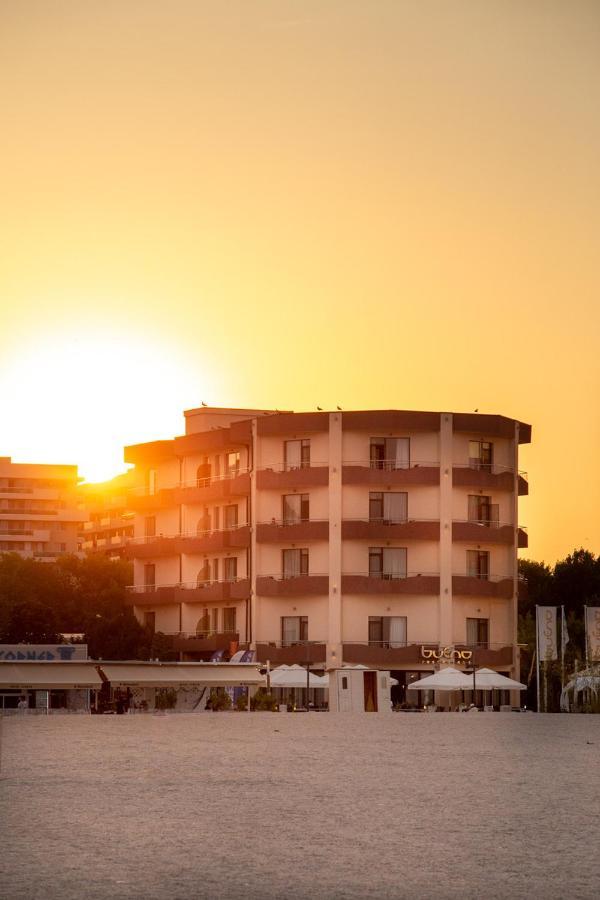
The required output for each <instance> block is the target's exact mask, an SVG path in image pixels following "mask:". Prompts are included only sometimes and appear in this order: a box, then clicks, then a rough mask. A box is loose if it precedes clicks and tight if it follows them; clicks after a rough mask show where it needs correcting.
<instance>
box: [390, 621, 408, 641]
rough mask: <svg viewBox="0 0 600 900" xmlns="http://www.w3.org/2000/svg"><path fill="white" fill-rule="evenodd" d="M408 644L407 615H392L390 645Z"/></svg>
mask: <svg viewBox="0 0 600 900" xmlns="http://www.w3.org/2000/svg"><path fill="white" fill-rule="evenodd" d="M405 645H406V616H390V647H404V646H405Z"/></svg>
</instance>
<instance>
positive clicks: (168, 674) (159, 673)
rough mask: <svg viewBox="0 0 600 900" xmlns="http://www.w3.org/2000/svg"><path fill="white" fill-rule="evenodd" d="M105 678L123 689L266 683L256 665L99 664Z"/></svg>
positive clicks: (231, 685)
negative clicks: (181, 685)
mask: <svg viewBox="0 0 600 900" xmlns="http://www.w3.org/2000/svg"><path fill="white" fill-rule="evenodd" d="M100 667H101V670H102V673H103V675H104V676H105V678H106V679H107V681H110V683H111V684H112V685H113V686H114V685H122V686H123V687H177V686H178V685H180V684H198V685H211V686H214V687H236V686H240V685H247V684H251V685H263V684H265V683H266V680H265V677H264V675H261V674H260V672H259V670H258V666H257V665H256V664H254V663H210V662H208V663H143V662H140V663H132V662H127V663H118V662H111V663H100Z"/></svg>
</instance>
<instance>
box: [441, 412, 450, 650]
mask: <svg viewBox="0 0 600 900" xmlns="http://www.w3.org/2000/svg"><path fill="white" fill-rule="evenodd" d="M452 443H453V431H452V414H451V413H442V414H441V416H440V606H439V628H438V638H439V641H440V643H441V644H442V645H443V646H444V647H446V646H451V645H452V643H453V640H452V638H453V634H452V457H453V447H452Z"/></svg>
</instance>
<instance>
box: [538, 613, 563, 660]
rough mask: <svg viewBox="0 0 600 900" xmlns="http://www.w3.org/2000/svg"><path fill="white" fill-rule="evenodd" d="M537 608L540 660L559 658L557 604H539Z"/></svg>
mask: <svg viewBox="0 0 600 900" xmlns="http://www.w3.org/2000/svg"><path fill="white" fill-rule="evenodd" d="M536 608H537V630H538V650H539V654H540V662H548V661H549V660H552V659H558V641H557V631H556V606H538V607H536Z"/></svg>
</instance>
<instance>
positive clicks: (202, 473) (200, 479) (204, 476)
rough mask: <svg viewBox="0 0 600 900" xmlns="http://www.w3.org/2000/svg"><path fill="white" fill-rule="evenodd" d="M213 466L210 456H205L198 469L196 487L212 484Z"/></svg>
mask: <svg viewBox="0 0 600 900" xmlns="http://www.w3.org/2000/svg"><path fill="white" fill-rule="evenodd" d="M210 475H211V468H210V462H209V461H208V456H205V457H204V460H203V461H202V463H201V464H200V465H199V466H198V468H197V469H196V487H206V486H207V485H209V484H210Z"/></svg>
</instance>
